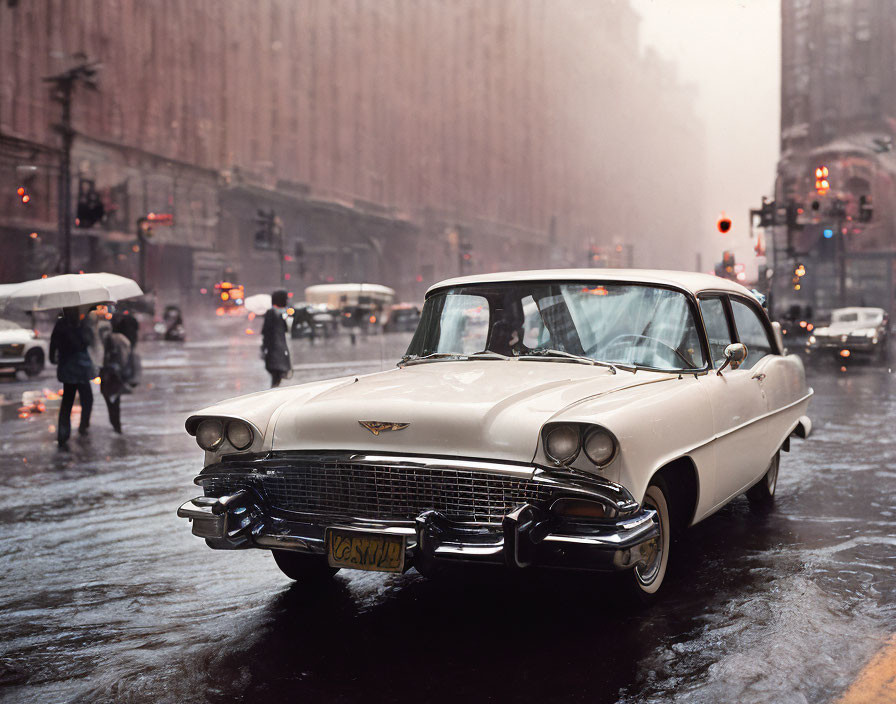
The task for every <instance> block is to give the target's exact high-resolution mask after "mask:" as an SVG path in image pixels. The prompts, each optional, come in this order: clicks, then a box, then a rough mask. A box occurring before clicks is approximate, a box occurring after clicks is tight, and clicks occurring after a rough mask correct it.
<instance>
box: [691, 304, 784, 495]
mask: <svg viewBox="0 0 896 704" xmlns="http://www.w3.org/2000/svg"><path fill="white" fill-rule="evenodd" d="M699 303H700V314H701V316H702V317H703V324H704V327H705V329H706V334H707V342H708V343H709V353H710V357H711V359H712V366H713V369H712V370H711V371H710V372H709V374H707V375H706V377H705V379H704V381H705V384H706V388H707V391H708V393H709V399H710V404H711V405H712V417H713V429H714V431H715V442H714V445H715V465H716V476H715V489H714V496H715V501H714V505H716V506H717V505H719V504H720V503H723V502H724V501H727V500H728V499H729V498H731V497H732V496H735V495H736V494H739V493H740V492H741V491H742V490H743V489H744V488H746V486H747V485H748V484H749V483H750V482H751V481H753V479H754V475H755V473H756V471H757V468H758V467H759V465H761V463H762V461H763V460H762V456H763V455H764V454H765V451H766V449H765V448H766V445H767V444H768V437H767V433H766V426H765V424H764V423H762V422H761V419H762V417H763V416H764V415H765V414H766V412H767V405H766V399H765V395H764V393H763V388H762V385H761V384H760V383H759V380H758V379H755V378H753V372H752V370H751V369H750V368H749V367H747V366H746V365H741V366H740V367H739V368H738V369H732V368H731V367H730V366H727V367H725V369H724V370H722V373H721V374H718V373H717V371H718V370H719V369H720V368H721V367H722V365H723V363H724V361H725V355H724V351H725V347H727V346H728V345H729V344H731V343H732V342H737V341H738V340H737V334H736V331H735V328H734V321H733V319H732V316H731V310H730V307H729V303H728V299H727V296H725V295H722V294H719V295H703V296H701V297H700V299H699ZM748 359H749V349H748Z"/></svg>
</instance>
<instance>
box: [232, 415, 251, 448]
mask: <svg viewBox="0 0 896 704" xmlns="http://www.w3.org/2000/svg"><path fill="white" fill-rule="evenodd" d="M227 440H228V441H229V442H230V444H231V445H233V446H234V447H235V448H236V449H237V450H245V449H246V448H247V447H249V445H251V444H252V428H250V427H249V424H248V423H245V422H243V421H241V420H232V421H230V422H229V423H228V424H227Z"/></svg>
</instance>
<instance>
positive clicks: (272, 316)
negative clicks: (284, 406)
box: [261, 291, 292, 388]
mask: <svg viewBox="0 0 896 704" xmlns="http://www.w3.org/2000/svg"><path fill="white" fill-rule="evenodd" d="M286 302H287V295H286V291H274V292H273V293H272V294H271V306H272V307H271V309H270V310H268V312H267V313H265V314H264V324H263V325H262V326H261V356H262V357H263V358H264V368H265V369H267V370H268V374H270V375H271V388H274V387H275V386H280V382H281V381H282V380H283V378H284V377H286V376H288V375H289V374H290V373H291V372H292V362H291V361H290V358H289V346H288V345H287V343H286V319H285V318H286Z"/></svg>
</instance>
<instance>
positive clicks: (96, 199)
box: [75, 178, 106, 227]
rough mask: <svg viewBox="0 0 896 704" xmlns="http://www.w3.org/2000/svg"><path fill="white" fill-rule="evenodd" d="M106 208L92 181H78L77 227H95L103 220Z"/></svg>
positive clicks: (84, 179) (83, 179)
mask: <svg viewBox="0 0 896 704" xmlns="http://www.w3.org/2000/svg"><path fill="white" fill-rule="evenodd" d="M105 214H106V208H105V207H104V206H103V201H102V200H101V199H100V194H99V193H97V191H96V185H95V184H94V182H93V181H91V180H90V179H86V178H82V179H80V180H79V181H78V210H77V213H76V215H75V226H76V227H93V226H94V225H95V224H96V223H98V222H99V221H100V220H102V219H103V216H104V215H105Z"/></svg>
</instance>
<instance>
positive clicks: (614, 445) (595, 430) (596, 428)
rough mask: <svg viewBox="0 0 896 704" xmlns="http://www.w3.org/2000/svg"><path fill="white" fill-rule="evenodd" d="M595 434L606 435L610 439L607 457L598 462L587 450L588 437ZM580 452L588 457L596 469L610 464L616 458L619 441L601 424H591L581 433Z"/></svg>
mask: <svg viewBox="0 0 896 704" xmlns="http://www.w3.org/2000/svg"><path fill="white" fill-rule="evenodd" d="M596 434H601V435H604V436H606V437H607V438H608V439H609V441H610V446H611V447H610V454H609V455H607V458H606V459H605V460H603V461H600V462H598V461H597V460H595V459H594V458H593V457H592V456H591V453H590V452H588V439H589V437H593V436H594V435H596ZM582 453H583V454H584V455H585V457H587V458H588V461H589V462H591V464H593V465H594V466H595V467H597V468H598V469H603V468H604V467H607V466H609V465H610V464H612V462H613V460H615V459H616V455H617V454H619V441H618V440H617V439H616V436H615V435H613V433H611V432H610V431H609V430H607V429H606V428H605V427H604V426H602V425H593V426H591V427H590V428H588V429H587V430H585V431H584V432H583V433H582Z"/></svg>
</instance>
